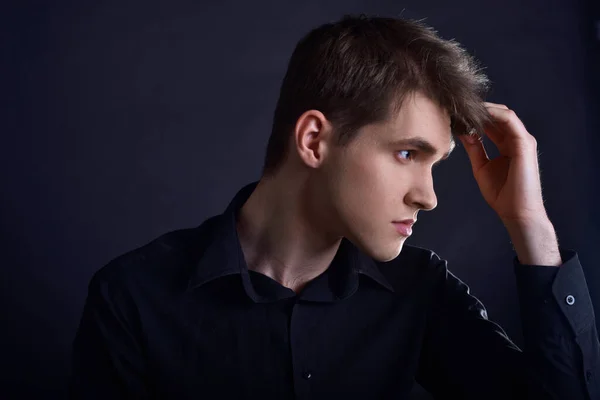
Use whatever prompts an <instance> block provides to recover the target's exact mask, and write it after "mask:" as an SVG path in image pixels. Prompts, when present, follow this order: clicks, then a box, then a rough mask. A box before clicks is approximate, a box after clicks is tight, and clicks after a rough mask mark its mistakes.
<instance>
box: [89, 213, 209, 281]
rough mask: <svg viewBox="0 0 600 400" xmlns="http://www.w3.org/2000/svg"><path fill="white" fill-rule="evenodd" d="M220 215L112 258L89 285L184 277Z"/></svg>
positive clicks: (182, 278)
mask: <svg viewBox="0 0 600 400" xmlns="http://www.w3.org/2000/svg"><path fill="white" fill-rule="evenodd" d="M218 217H219V216H218V215H215V216H211V217H209V218H207V219H206V220H205V221H203V222H202V223H201V224H200V225H199V226H196V227H193V228H181V229H176V230H172V231H169V232H165V233H163V234H161V235H159V236H157V237H155V238H154V239H152V240H150V241H149V242H146V243H145V244H143V245H141V246H138V247H136V248H133V249H131V250H128V251H126V252H124V253H122V254H120V255H118V256H116V257H114V258H112V259H111V260H110V261H109V262H108V263H107V264H105V265H104V266H102V267H101V268H100V269H98V270H97V271H96V272H95V273H94V274H93V276H92V278H91V280H90V285H91V284H93V283H100V282H102V283H105V284H108V285H111V286H115V287H123V286H130V285H132V284H136V285H139V284H140V283H144V282H150V281H154V282H163V283H168V282H169V281H175V280H184V279H185V276H186V275H187V274H189V272H190V268H192V267H193V266H194V265H195V263H196V262H197V260H198V259H199V257H200V256H201V254H202V251H203V250H204V248H205V246H206V244H208V243H209V241H210V238H211V235H210V232H211V231H212V229H213V228H214V225H215V223H216V222H217V220H218Z"/></svg>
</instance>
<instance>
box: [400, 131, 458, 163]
mask: <svg viewBox="0 0 600 400" xmlns="http://www.w3.org/2000/svg"><path fill="white" fill-rule="evenodd" d="M392 144H393V145H394V146H412V147H416V148H417V149H419V150H420V151H422V152H423V153H425V154H427V155H430V156H435V155H437V154H438V151H437V149H436V148H435V146H434V145H433V144H431V143H430V142H429V141H427V140H426V139H424V138H421V137H411V138H405V139H398V140H394V141H393V142H392ZM455 147H456V142H455V141H454V139H451V141H450V149H449V150H448V151H447V152H446V153H444V155H443V156H442V158H441V159H440V160H438V161H437V162H436V164H438V163H439V162H440V161H442V160H445V159H447V158H448V157H450V153H452V151H453V150H454V148H455Z"/></svg>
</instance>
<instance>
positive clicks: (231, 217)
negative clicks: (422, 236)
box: [188, 181, 394, 302]
mask: <svg viewBox="0 0 600 400" xmlns="http://www.w3.org/2000/svg"><path fill="white" fill-rule="evenodd" d="M257 184H258V181H256V182H252V183H250V184H247V185H245V186H244V187H242V188H241V189H240V190H239V191H238V192H237V193H236V195H235V196H234V198H233V199H232V200H231V202H230V203H229V205H228V206H227V208H226V210H225V211H224V212H223V213H222V214H220V215H218V216H216V217H213V218H211V220H210V221H207V222H208V226H203V225H204V224H203V225H201V226H200V227H198V229H202V228H205V229H208V232H207V234H206V235H201V236H202V237H203V238H210V239H208V240H209V242H208V243H207V247H206V248H205V249H204V251H203V253H202V255H201V257H200V259H199V261H198V263H197V265H196V268H195V269H194V271H193V273H192V276H191V279H190V281H189V286H188V287H189V289H194V288H196V287H198V286H201V285H203V284H204V283H207V282H209V281H211V280H213V279H216V278H220V277H225V276H228V275H235V274H239V275H241V277H242V284H243V287H244V290H245V291H246V293H247V294H248V296H249V297H250V298H252V300H253V301H255V302H269V301H275V300H277V299H279V298H286V297H293V296H295V293H294V291H293V290H291V289H289V288H285V287H283V286H281V285H278V284H277V283H276V282H275V281H274V280H272V279H271V278H269V277H267V276H265V275H262V274H260V273H257V272H255V271H249V270H248V266H247V264H246V261H245V259H244V254H243V252H242V249H241V245H240V241H239V237H238V234H237V228H236V222H237V218H238V213H239V211H240V209H241V208H242V206H243V205H244V203H245V202H246V200H248V198H249V197H250V195H251V194H252V192H253V191H254V189H255V188H256V185H257ZM205 223H206V222H205ZM359 274H363V275H365V276H368V277H369V278H371V279H372V280H374V281H375V282H376V283H378V284H379V285H380V286H382V287H384V288H386V289H387V290H389V291H391V292H394V289H393V287H392V285H391V284H390V283H389V281H388V280H387V279H386V278H385V276H384V275H383V274H382V273H381V271H380V270H379V268H378V267H377V263H376V262H375V260H373V259H372V258H371V257H369V256H367V255H366V254H364V253H363V252H361V251H360V250H359V249H358V248H357V247H356V246H355V245H354V244H353V243H351V242H350V241H349V240H347V239H346V238H343V239H342V241H341V243H340V247H339V249H338V251H337V253H336V255H335V257H334V259H333V261H332V263H331V265H330V267H329V268H328V269H327V270H326V271H325V272H324V273H323V274H322V275H320V276H319V277H317V278H315V279H314V280H313V281H311V282H309V283H308V284H307V285H306V287H305V288H304V289H303V291H302V292H301V293H300V297H302V299H304V300H311V301H336V300H341V299H344V298H347V297H349V296H351V295H352V294H353V293H354V292H355V291H356V290H357V289H358V281H359Z"/></svg>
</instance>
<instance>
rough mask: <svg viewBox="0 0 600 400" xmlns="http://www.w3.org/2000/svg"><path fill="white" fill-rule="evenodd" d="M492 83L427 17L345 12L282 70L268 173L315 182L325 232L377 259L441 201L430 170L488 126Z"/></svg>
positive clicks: (314, 198)
mask: <svg viewBox="0 0 600 400" xmlns="http://www.w3.org/2000/svg"><path fill="white" fill-rule="evenodd" d="M487 84H488V81H487V78H486V77H485V75H483V74H482V73H481V72H480V70H479V68H478V67H477V65H476V63H475V61H474V60H473V59H472V58H471V57H470V56H469V55H468V54H467V53H466V52H465V51H464V50H463V49H462V48H461V47H460V46H459V45H458V44H457V43H456V42H453V41H446V40H443V39H441V38H439V37H438V36H437V35H436V33H435V32H434V31H433V30H432V29H431V28H429V27H427V26H425V25H424V24H422V23H420V22H416V21H408V20H403V19H393V18H380V17H374V18H368V17H365V16H359V17H350V16H346V17H344V18H343V19H341V20H340V21H338V22H336V23H333V24H325V25H323V26H321V27H318V28H316V29H314V30H313V31H311V32H309V33H308V34H307V35H306V36H305V37H304V38H303V39H302V40H301V41H300V42H299V43H298V45H297V46H296V49H295V50H294V52H293V54H292V57H291V59H290V62H289V65H288V70H287V72H286V75H285V77H284V80H283V83H282V87H281V91H280V96H279V100H278V102H277V107H276V110H275V115H274V121H273V130H272V133H271V137H270V138H269V142H268V146H267V154H266V158H265V164H264V167H263V176H265V177H274V176H277V175H279V174H285V179H286V180H288V181H290V180H291V184H293V183H294V182H293V180H295V179H297V180H298V181H302V182H303V184H306V185H307V186H308V193H309V199H307V201H308V202H309V203H310V204H311V212H312V214H313V215H315V216H316V217H317V218H318V221H320V222H319V223H320V224H321V226H322V227H323V229H324V230H328V231H332V232H333V233H335V234H337V235H340V236H345V237H347V238H348V239H350V240H351V241H352V242H354V243H355V244H356V245H357V246H359V247H360V248H361V249H362V250H363V251H365V252H366V253H368V254H369V255H370V256H372V257H374V258H375V259H378V260H381V261H385V260H390V259H393V258H395V257H396V256H397V255H398V253H399V252H400V250H401V248H402V244H403V242H404V239H405V237H403V236H401V235H399V234H398V233H397V232H396V230H395V227H394V225H393V224H392V221H399V220H404V219H410V218H413V219H416V215H417V212H418V211H419V210H421V209H423V210H431V209H433V208H434V207H435V206H436V204H437V200H436V197H435V193H434V191H433V182H432V174H431V169H432V167H433V166H434V165H435V164H436V163H437V162H439V161H440V160H441V159H442V158H443V157H444V155H447V153H448V151H449V150H451V148H452V147H453V145H454V141H453V139H452V135H453V134H454V135H461V134H467V133H468V132H470V131H471V130H475V131H477V132H482V126H483V124H484V123H485V122H486V121H487V118H488V114H487V112H486V110H485V107H484V105H483V104H482V100H483V95H484V94H485V91H486V89H487Z"/></svg>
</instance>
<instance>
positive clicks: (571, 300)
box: [565, 295, 575, 306]
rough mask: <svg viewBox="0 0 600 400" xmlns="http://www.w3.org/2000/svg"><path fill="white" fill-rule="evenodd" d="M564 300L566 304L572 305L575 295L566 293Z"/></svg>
mask: <svg viewBox="0 0 600 400" xmlns="http://www.w3.org/2000/svg"><path fill="white" fill-rule="evenodd" d="M565 301H566V302H567V304H568V305H570V306H572V305H573V304H575V297H573V296H572V295H568V296H567V297H566V298H565Z"/></svg>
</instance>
